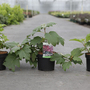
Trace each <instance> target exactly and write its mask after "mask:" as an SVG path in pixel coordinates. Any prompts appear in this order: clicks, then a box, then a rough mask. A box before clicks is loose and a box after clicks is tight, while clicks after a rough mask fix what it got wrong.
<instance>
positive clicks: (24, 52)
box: [16, 45, 31, 60]
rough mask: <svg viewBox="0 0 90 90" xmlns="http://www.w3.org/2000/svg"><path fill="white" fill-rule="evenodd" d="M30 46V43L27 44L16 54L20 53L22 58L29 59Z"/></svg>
mask: <svg viewBox="0 0 90 90" xmlns="http://www.w3.org/2000/svg"><path fill="white" fill-rule="evenodd" d="M30 53H31V50H30V46H29V45H25V46H24V47H23V48H22V49H20V50H19V51H17V52H16V55H19V57H20V59H23V58H25V59H27V60H30Z"/></svg>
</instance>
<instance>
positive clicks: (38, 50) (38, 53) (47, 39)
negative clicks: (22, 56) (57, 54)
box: [27, 22, 64, 71]
mask: <svg viewBox="0 0 90 90" xmlns="http://www.w3.org/2000/svg"><path fill="white" fill-rule="evenodd" d="M55 24H56V23H53V22H51V23H47V24H43V25H41V26H39V27H37V28H35V29H34V30H33V32H32V34H30V35H28V36H27V38H30V37H31V36H33V35H34V34H35V33H36V32H42V29H43V30H44V31H43V33H44V37H41V36H35V37H33V39H31V41H30V46H32V47H34V49H33V50H32V52H33V53H31V54H32V55H33V54H34V59H35V58H36V57H37V58H38V70H41V71H52V70H54V63H55V61H50V58H51V55H52V54H51V51H52V50H51V48H52V46H56V45H58V44H59V43H60V44H61V45H64V39H63V38H62V37H60V36H59V35H58V34H57V33H56V32H55V31H50V32H48V33H47V32H46V28H47V27H50V26H53V25H55ZM49 45H50V46H51V48H50V46H49ZM46 47H47V48H49V49H47V48H46ZM45 48H46V49H47V50H48V51H49V52H48V53H49V54H48V56H47V55H46V56H45V53H44V51H45V50H44V49H45ZM50 50H51V51H50ZM52 53H54V52H52ZM32 55H31V56H32ZM33 61H34V60H33Z"/></svg>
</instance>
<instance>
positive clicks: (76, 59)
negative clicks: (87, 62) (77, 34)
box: [73, 57, 82, 61]
mask: <svg viewBox="0 0 90 90" xmlns="http://www.w3.org/2000/svg"><path fill="white" fill-rule="evenodd" d="M73 60H74V61H82V60H81V58H79V57H73Z"/></svg>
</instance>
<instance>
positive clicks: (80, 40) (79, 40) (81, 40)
mask: <svg viewBox="0 0 90 90" xmlns="http://www.w3.org/2000/svg"><path fill="white" fill-rule="evenodd" d="M84 40H85V39H77V38H74V39H70V41H77V42H81V43H82V42H84Z"/></svg>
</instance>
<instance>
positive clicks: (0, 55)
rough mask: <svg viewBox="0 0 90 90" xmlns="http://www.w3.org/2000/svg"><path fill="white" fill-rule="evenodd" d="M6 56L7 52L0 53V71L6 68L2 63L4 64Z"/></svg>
mask: <svg viewBox="0 0 90 90" xmlns="http://www.w3.org/2000/svg"><path fill="white" fill-rule="evenodd" d="M7 55H8V52H7V51H0V71H1V70H5V69H6V67H5V66H4V65H3V63H4V61H5V58H6V56H7Z"/></svg>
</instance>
